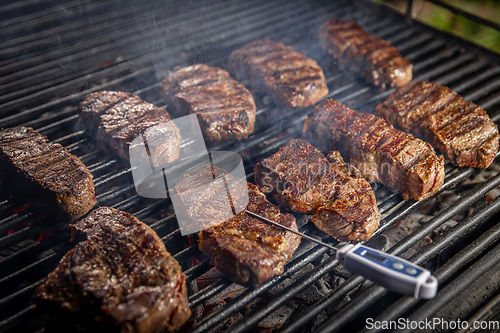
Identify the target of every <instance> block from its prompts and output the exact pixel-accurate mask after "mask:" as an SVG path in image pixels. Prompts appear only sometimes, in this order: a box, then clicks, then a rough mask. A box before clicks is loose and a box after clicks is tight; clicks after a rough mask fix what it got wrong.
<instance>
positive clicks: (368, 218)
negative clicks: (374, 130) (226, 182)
mask: <svg viewBox="0 0 500 333" xmlns="http://www.w3.org/2000/svg"><path fill="white" fill-rule="evenodd" d="M254 177H255V182H256V183H257V185H258V186H259V189H260V190H261V191H263V192H264V193H266V194H269V195H272V196H273V198H274V199H275V200H276V201H277V202H279V203H280V206H282V207H284V208H286V209H288V210H293V211H296V212H301V213H309V214H313V216H312V220H311V221H312V222H313V223H314V224H315V225H316V226H317V227H318V229H320V230H322V231H324V232H326V233H327V234H329V235H331V236H333V237H334V238H336V239H337V240H339V241H366V240H368V239H369V238H370V236H371V235H372V233H373V232H374V231H375V230H376V229H377V228H378V226H379V221H380V212H379V210H378V207H377V202H376V199H375V194H374V193H373V190H372V188H371V187H370V184H369V183H368V182H367V181H366V180H365V179H364V178H363V177H362V176H361V174H360V173H359V171H358V170H357V169H356V168H355V167H354V166H352V165H350V164H345V163H344V161H343V160H342V157H341V156H340V154H339V153H338V152H337V151H332V152H330V154H329V155H328V158H327V157H325V155H323V154H322V153H321V152H320V151H319V150H318V149H316V148H315V147H313V146H312V145H311V144H310V143H308V142H307V141H305V140H301V139H291V140H290V141H288V143H287V144H285V145H284V146H283V147H281V148H280V149H279V151H277V152H276V153H275V154H273V155H272V156H270V157H268V158H266V159H264V160H262V161H261V162H260V163H258V164H256V165H255V168H254Z"/></svg>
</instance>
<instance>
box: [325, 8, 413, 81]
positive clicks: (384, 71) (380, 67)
mask: <svg viewBox="0 0 500 333" xmlns="http://www.w3.org/2000/svg"><path fill="white" fill-rule="evenodd" d="M319 36H320V40H321V45H322V46H323V48H324V49H325V50H326V51H327V52H328V53H329V54H331V55H332V56H333V57H334V58H335V60H336V61H338V63H340V64H341V65H342V66H343V67H346V68H348V69H350V70H351V71H353V72H355V73H356V74H357V75H359V76H361V77H362V78H363V79H364V80H365V81H366V82H368V83H371V84H373V85H375V86H379V87H380V88H382V89H385V88H389V87H390V88H393V87H397V86H401V85H403V84H405V83H408V82H410V81H411V79H412V69H413V65H412V64H411V63H410V61H409V60H408V59H405V58H403V57H402V56H401V55H400V54H399V52H398V50H397V49H396V48H395V47H394V46H392V45H391V43H389V42H388V41H385V40H382V39H378V38H377V37H375V36H373V35H371V34H369V33H368V32H366V31H365V30H363V28H362V27H361V26H359V25H358V24H356V23H354V22H353V21H346V20H342V19H338V18H335V19H330V20H328V21H327V22H325V23H324V24H323V25H322V26H321V30H320V34H319Z"/></svg>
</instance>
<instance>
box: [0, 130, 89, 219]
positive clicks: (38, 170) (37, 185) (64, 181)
mask: <svg viewBox="0 0 500 333" xmlns="http://www.w3.org/2000/svg"><path fill="white" fill-rule="evenodd" d="M0 174H1V175H2V181H3V183H4V188H7V189H9V190H10V191H12V192H13V194H14V195H16V196H18V197H22V198H26V199H28V201H29V202H30V203H31V204H32V205H33V206H35V208H36V209H37V208H40V209H43V210H44V211H49V212H50V213H52V214H55V215H56V216H61V217H64V218H67V217H69V218H71V219H76V218H78V217H80V216H83V215H84V214H86V213H87V212H88V211H89V210H90V209H92V207H94V206H95V204H96V202H97V201H96V198H95V191H94V182H93V178H94V177H93V176H92V174H91V173H90V171H89V170H88V169H87V167H86V166H85V165H84V164H83V163H82V161H80V159H78V157H76V156H74V155H72V154H70V153H69V152H68V151H67V150H66V149H65V148H64V147H63V146H61V145H60V144H57V143H51V142H49V140H48V139H47V137H46V136H43V135H41V134H40V133H38V132H37V131H35V130H34V129H32V128H29V127H13V128H7V129H4V130H1V131H0Z"/></svg>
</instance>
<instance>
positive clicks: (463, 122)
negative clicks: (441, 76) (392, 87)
mask: <svg viewBox="0 0 500 333" xmlns="http://www.w3.org/2000/svg"><path fill="white" fill-rule="evenodd" d="M376 113H377V115H379V116H380V117H382V118H385V119H386V120H388V121H389V122H390V123H391V124H393V125H394V126H395V127H397V128H399V129H401V130H403V131H406V132H410V133H412V134H414V135H416V136H418V137H420V138H422V139H423V140H426V141H427V142H430V143H431V144H432V145H433V146H434V147H436V148H437V149H439V151H441V152H442V153H443V154H444V155H446V156H447V157H448V158H449V159H450V161H451V163H453V164H455V165H458V166H469V167H477V168H487V167H488V166H489V165H490V164H491V163H492V162H493V159H494V158H495V156H496V153H497V151H498V140H499V134H498V127H497V125H496V124H495V123H494V122H493V121H492V120H491V119H490V117H489V116H488V114H487V113H486V111H485V110H484V109H483V108H481V107H479V106H477V105H476V104H474V103H472V102H468V101H466V100H465V99H464V98H462V97H461V96H459V95H458V94H457V93H456V92H454V91H452V90H450V89H449V88H447V87H443V86H441V85H439V84H437V83H432V82H430V83H425V82H412V83H409V84H407V85H405V86H403V87H400V88H398V89H397V90H396V91H395V92H394V93H392V95H391V96H389V98H388V99H387V100H386V101H385V102H383V103H382V104H380V105H378V106H377V108H376Z"/></svg>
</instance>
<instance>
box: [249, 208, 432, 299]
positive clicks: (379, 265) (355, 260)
mask: <svg viewBox="0 0 500 333" xmlns="http://www.w3.org/2000/svg"><path fill="white" fill-rule="evenodd" d="M245 212H246V213H247V214H248V215H250V216H253V217H255V218H258V219H260V220H262V221H265V222H268V223H271V224H273V225H275V226H277V227H280V228H282V229H285V230H287V231H290V232H293V233H294V234H297V235H299V236H300V237H303V238H305V239H308V240H310V241H312V242H315V243H318V244H320V245H323V246H326V247H328V248H329V249H332V250H334V251H336V258H337V260H338V261H339V262H340V263H341V264H342V266H344V267H345V268H346V269H347V270H348V271H350V272H352V273H355V274H359V275H362V276H364V277H366V278H367V279H369V280H371V281H373V282H375V283H377V284H379V285H381V286H383V287H385V288H387V289H388V290H391V291H394V292H396V293H399V294H404V295H411V296H413V297H415V298H423V299H431V298H433V297H434V296H436V292H437V287H438V281H437V279H436V278H435V277H434V276H432V275H431V272H430V271H429V270H427V269H425V268H422V267H420V266H418V265H415V264H413V263H411V262H409V261H407V260H404V259H401V258H398V257H396V256H393V255H390V254H387V253H385V252H382V251H379V250H375V249H372V248H371V247H368V246H365V245H362V244H356V245H353V244H347V245H344V246H342V247H341V248H336V247H335V246H332V245H330V244H327V243H324V242H322V241H320V240H317V239H316V238H313V237H311V236H307V235H304V234H303V233H301V232H298V231H295V230H293V229H290V228H288V227H285V226H283V225H281V224H279V223H276V222H274V221H272V220H269V219H267V218H265V217H263V216H260V215H258V214H255V213H253V212H251V211H249V210H245Z"/></svg>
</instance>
